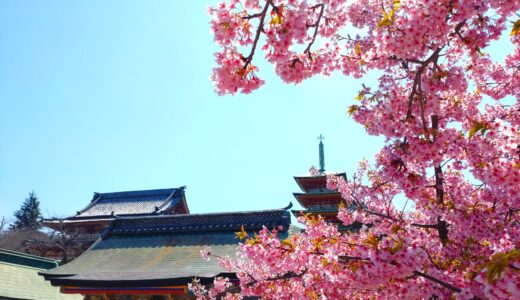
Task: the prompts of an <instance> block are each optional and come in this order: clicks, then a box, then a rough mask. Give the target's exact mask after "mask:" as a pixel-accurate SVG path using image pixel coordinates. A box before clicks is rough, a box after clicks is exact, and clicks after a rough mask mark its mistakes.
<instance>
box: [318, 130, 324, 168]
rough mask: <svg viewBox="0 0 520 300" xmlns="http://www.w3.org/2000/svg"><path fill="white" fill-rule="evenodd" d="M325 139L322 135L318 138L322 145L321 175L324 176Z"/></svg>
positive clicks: (320, 148)
mask: <svg viewBox="0 0 520 300" xmlns="http://www.w3.org/2000/svg"><path fill="white" fill-rule="evenodd" d="M324 139H325V137H324V136H323V135H321V134H320V136H319V137H318V140H319V141H320V145H319V151H320V169H319V171H320V173H321V174H323V173H324V172H325V149H324V147H323V140H324Z"/></svg>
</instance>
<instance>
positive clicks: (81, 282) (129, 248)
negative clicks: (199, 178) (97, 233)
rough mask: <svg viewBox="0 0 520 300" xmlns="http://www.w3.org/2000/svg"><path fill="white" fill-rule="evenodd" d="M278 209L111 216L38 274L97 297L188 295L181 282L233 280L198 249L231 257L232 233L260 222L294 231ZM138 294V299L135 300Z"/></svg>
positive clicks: (68, 289) (72, 291) (234, 239)
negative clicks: (87, 241)
mask: <svg viewBox="0 0 520 300" xmlns="http://www.w3.org/2000/svg"><path fill="white" fill-rule="evenodd" d="M289 208H290V206H289V207H286V208H284V209H274V210H263V211H247V212H230V213H209V214H165V215H159V214H155V215H147V216H131V217H129V216H124V217H114V218H113V219H112V220H111V224H110V226H109V227H108V228H107V229H106V230H105V231H104V232H103V234H102V235H101V237H100V238H99V239H98V240H97V241H96V242H95V243H94V244H93V245H92V246H91V247H90V248H89V250H87V251H86V252H85V253H84V254H82V255H81V256H79V257H78V258H76V259H75V260H73V261H71V262H69V263H67V264H65V265H62V266H60V267H57V268H54V269H51V270H47V271H42V272H40V274H41V275H43V276H44V277H45V279H47V280H49V281H50V282H51V283H52V285H54V286H59V287H60V289H61V292H62V293H65V294H81V295H83V296H84V297H85V299H88V300H94V299H95V300H97V299H104V300H106V299H155V300H159V299H192V298H193V295H192V294H190V292H189V290H188V288H187V284H188V283H190V282H192V280H193V278H198V279H200V281H201V282H202V283H204V284H206V283H211V282H212V281H213V278H214V277H215V276H220V275H222V276H227V277H228V278H231V279H233V278H236V276H235V275H234V273H232V272H231V273H230V272H229V271H226V270H224V269H222V268H221V267H219V266H218V265H217V263H216V261H215V259H211V260H210V261H205V260H203V259H202V257H201V254H200V251H201V249H203V248H205V247H208V246H211V249H212V254H214V255H218V256H230V257H234V256H235V253H236V251H237V244H238V242H239V240H238V238H237V237H236V234H235V232H238V231H240V230H241V228H242V226H243V227H244V229H245V230H246V231H248V232H254V231H259V230H260V229H262V226H266V227H268V228H282V230H281V236H280V237H281V238H285V237H287V236H288V235H289V234H292V232H293V231H296V230H297V229H296V228H295V227H292V226H291V214H290V212H289V210H288V209H289ZM136 295H139V298H135V297H136Z"/></svg>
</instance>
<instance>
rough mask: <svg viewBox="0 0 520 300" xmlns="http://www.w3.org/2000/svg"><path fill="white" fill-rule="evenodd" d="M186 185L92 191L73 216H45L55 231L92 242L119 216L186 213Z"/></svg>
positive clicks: (46, 222)
mask: <svg viewBox="0 0 520 300" xmlns="http://www.w3.org/2000/svg"><path fill="white" fill-rule="evenodd" d="M184 190H185V187H180V188H171V189H157V190H145V191H131V192H116V193H94V196H93V197H92V200H91V201H90V203H89V204H88V205H87V206H86V207H85V208H84V209H82V210H80V211H78V212H77V213H76V215H74V216H71V217H68V218H64V219H58V218H53V219H45V220H43V222H42V224H43V225H44V226H46V227H49V228H52V229H54V230H59V231H65V232H68V233H74V234H76V235H77V238H76V240H78V241H82V242H85V243H92V242H94V241H95V240H96V239H97V238H98V237H99V234H100V233H101V232H102V231H103V230H105V229H106V228H107V227H108V226H109V224H110V222H111V221H113V220H114V219H116V218H118V217H127V216H128V217H129V216H133V217H137V216H143V217H144V216H158V215H176V214H189V209H188V205H187V203H186V197H185V193H184Z"/></svg>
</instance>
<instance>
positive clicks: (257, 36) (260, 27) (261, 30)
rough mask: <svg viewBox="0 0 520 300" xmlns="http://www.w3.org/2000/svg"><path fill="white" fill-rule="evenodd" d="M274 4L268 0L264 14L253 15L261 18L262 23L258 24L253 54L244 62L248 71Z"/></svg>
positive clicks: (252, 48)
mask: <svg viewBox="0 0 520 300" xmlns="http://www.w3.org/2000/svg"><path fill="white" fill-rule="evenodd" d="M272 4H273V3H272V0H267V1H266V2H265V6H264V8H263V10H262V12H260V13H259V14H255V15H253V16H256V17H260V21H259V23H258V28H257V29H256V34H255V39H254V40H253V46H252V47H251V52H250V53H249V55H248V56H247V57H245V58H243V60H244V62H245V64H244V67H243V69H244V70H245V69H247V67H248V66H249V64H250V63H251V61H253V56H254V55H255V50H256V46H257V44H258V40H259V39H260V35H261V34H262V32H263V31H264V21H265V16H266V15H267V10H268V9H269V6H270V5H272Z"/></svg>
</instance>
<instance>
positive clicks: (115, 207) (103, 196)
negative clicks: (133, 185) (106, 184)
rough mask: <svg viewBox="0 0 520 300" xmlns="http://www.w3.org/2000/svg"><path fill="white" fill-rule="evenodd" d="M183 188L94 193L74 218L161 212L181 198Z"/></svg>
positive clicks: (178, 202) (178, 201)
mask: <svg viewBox="0 0 520 300" xmlns="http://www.w3.org/2000/svg"><path fill="white" fill-rule="evenodd" d="M183 197H184V188H172V189H160V190H145V191H131V192H116V193H94V197H93V198H92V202H91V203H90V204H89V205H88V206H87V207H85V208H84V209H83V210H81V211H80V212H79V214H77V215H76V216H74V218H82V217H100V216H111V215H116V216H125V215H142V214H152V213H155V214H160V213H163V212H165V211H167V210H169V209H171V208H173V207H174V206H176V205H177V204H180V202H181V201H182V200H183V199H182V198H183Z"/></svg>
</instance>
